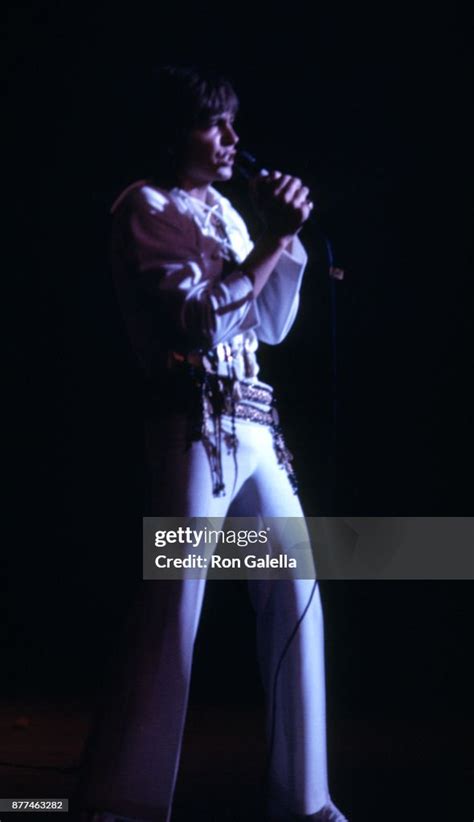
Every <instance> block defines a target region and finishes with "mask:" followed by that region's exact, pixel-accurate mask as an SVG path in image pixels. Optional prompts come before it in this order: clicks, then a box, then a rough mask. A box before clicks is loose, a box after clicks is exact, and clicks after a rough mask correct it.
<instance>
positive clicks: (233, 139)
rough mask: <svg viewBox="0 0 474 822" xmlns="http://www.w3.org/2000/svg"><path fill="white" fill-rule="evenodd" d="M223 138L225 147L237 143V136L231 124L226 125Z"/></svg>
mask: <svg viewBox="0 0 474 822" xmlns="http://www.w3.org/2000/svg"><path fill="white" fill-rule="evenodd" d="M223 138H224V141H225V143H226V144H227V145H228V144H230V145H236V144H237V143H238V142H239V139H240V138H239V135H238V134H237V133H236V131H235V130H234V127H233V125H232V123H226V127H225V129H224V134H223Z"/></svg>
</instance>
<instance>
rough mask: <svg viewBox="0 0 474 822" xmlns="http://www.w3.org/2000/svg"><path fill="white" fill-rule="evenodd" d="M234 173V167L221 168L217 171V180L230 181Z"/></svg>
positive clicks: (225, 166) (226, 165) (224, 166)
mask: <svg viewBox="0 0 474 822" xmlns="http://www.w3.org/2000/svg"><path fill="white" fill-rule="evenodd" d="M233 173H234V167H233V166H232V165H230V164H227V163H226V164H225V165H222V166H219V167H218V168H217V171H216V180H220V181H224V180H230V178H231V177H232V175H233Z"/></svg>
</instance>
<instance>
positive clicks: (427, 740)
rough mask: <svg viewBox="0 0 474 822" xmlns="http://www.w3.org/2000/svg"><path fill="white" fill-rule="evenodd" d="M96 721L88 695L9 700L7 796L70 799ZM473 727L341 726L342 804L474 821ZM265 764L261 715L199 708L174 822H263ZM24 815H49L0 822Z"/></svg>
mask: <svg viewBox="0 0 474 822" xmlns="http://www.w3.org/2000/svg"><path fill="white" fill-rule="evenodd" d="M91 716H92V709H91V705H90V704H86V703H85V701H84V700H82V699H81V698H74V699H71V698H69V699H66V700H64V701H61V700H56V701H55V702H54V703H50V702H48V701H46V700H44V699H43V700H42V701H39V700H31V699H25V700H16V701H13V700H11V701H3V702H2V703H1V704H0V796H1V797H5V798H11V797H17V798H31V797H35V798H41V797H43V798H47V797H49V798H52V797H58V798H59V797H61V798H69V797H70V796H71V795H72V792H73V790H74V785H75V783H76V779H77V767H78V764H79V760H80V755H81V750H82V746H83V744H84V741H85V738H86V736H87V733H88V729H89V727H90V722H91ZM473 731H474V728H473V727H468V726H466V724H465V723H463V722H462V721H460V720H459V719H457V720H456V721H454V720H453V721H450V720H448V719H441V720H440V721H439V722H436V723H435V722H434V721H433V722H432V723H431V724H429V723H428V722H426V721H423V722H419V723H417V722H415V721H408V720H405V721H395V720H394V721H389V720H383V721H381V720H380V721H379V720H377V721H375V720H373V719H372V720H370V721H368V720H367V721H364V719H357V720H355V719H354V720H351V721H348V720H341V721H333V722H331V723H330V724H329V758H330V779H331V789H332V794H333V799H334V801H335V802H336V803H337V804H338V805H339V806H340V808H341V809H342V810H343V811H344V812H345V813H346V814H347V815H348V817H349V819H350V822H392V821H393V822H395V820H396V822H428V821H429V822H438V820H439V822H441V821H442V822H463V820H471V819H473V818H474V790H473V785H474V762H473V750H472V739H473ZM264 761H265V751H264V744H263V727H262V716H261V711H260V709H258V708H257V707H254V706H248V707H241V706H240V707H233V706H223V705H221V704H220V705H219V706H217V707H216V706H196V705H194V706H191V708H190V711H189V714H188V721H187V726H186V732H185V740H184V747H183V755H182V761H181V769H180V775H179V780H178V786H177V791H176V798H175V806H174V814H173V820H172V822H190V821H191V822H198V820H199V822H200V820H203V821H205V822H261V819H262V814H261V810H260V807H261V805H260V803H261V786H262V775H263V771H264ZM20 816H22V817H24V818H27V819H28V820H29V822H32V820H33V819H34V818H39V819H40V820H42V822H46V820H47V819H48V816H47V815H46V814H41V815H38V816H36V817H35V816H33V817H32V815H31V813H29V814H28V815H27V816H26V814H25V815H20V814H19V813H17V814H15V815H13V814H11V815H8V816H7V814H2V820H1V822H19V820H20ZM52 816H53V818H54V819H56V820H57V819H58V815H57V814H55V815H52ZM50 818H51V816H50ZM59 818H60V819H63V820H67V816H66V815H60V816H59ZM48 822H49V819H48Z"/></svg>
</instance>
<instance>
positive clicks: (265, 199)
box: [250, 171, 313, 240]
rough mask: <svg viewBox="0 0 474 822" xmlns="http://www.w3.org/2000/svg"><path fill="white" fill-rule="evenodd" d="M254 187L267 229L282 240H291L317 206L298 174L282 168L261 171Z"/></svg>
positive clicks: (255, 199)
mask: <svg viewBox="0 0 474 822" xmlns="http://www.w3.org/2000/svg"><path fill="white" fill-rule="evenodd" d="M250 189H251V192H252V195H253V198H254V201H255V205H256V207H257V209H258V210H259V212H260V214H261V215H262V217H263V219H264V221H265V224H266V230H267V232H269V233H270V234H274V235H275V236H276V237H279V238H282V239H284V238H287V239H288V240H289V239H291V237H293V236H294V235H295V234H296V233H297V232H298V231H299V230H300V228H302V226H303V224H304V223H305V222H306V220H307V219H308V217H309V215H310V214H311V211H312V209H313V203H312V202H311V199H310V198H309V189H308V188H307V187H306V186H305V185H303V183H302V182H301V180H299V179H298V177H290V175H288V174H282V173H281V171H272V172H270V173H269V174H266V173H265V172H261V173H260V174H259V175H258V176H257V177H255V178H254V179H253V180H252V181H251V183H250Z"/></svg>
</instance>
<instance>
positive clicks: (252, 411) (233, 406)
mask: <svg viewBox="0 0 474 822" xmlns="http://www.w3.org/2000/svg"><path fill="white" fill-rule="evenodd" d="M257 403H258V404H257ZM272 405H273V389H272V388H270V386H266V385H262V384H261V383H260V384H255V383H248V382H238V383H236V384H235V387H234V402H233V403H232V402H230V401H229V400H228V401H227V402H226V404H225V406H224V414H226V415H228V416H234V417H235V418H236V419H240V420H246V421H248V422H258V423H259V424H260V425H268V426H270V425H272V424H273V423H274V422H275V419H276V409H275V408H273V407H272ZM261 406H266V408H265V407H263V408H262V407H261Z"/></svg>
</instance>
